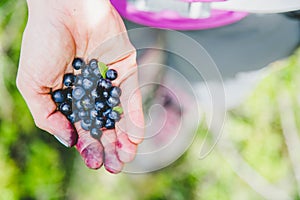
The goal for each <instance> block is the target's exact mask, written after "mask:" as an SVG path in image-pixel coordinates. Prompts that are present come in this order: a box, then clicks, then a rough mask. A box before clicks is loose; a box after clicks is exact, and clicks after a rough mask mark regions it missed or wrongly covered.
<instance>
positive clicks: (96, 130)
mask: <svg viewBox="0 0 300 200" xmlns="http://www.w3.org/2000/svg"><path fill="white" fill-rule="evenodd" d="M90 135H91V136H92V137H93V138H95V139H97V140H100V138H101V135H102V131H101V130H100V129H99V128H92V129H91V131H90Z"/></svg>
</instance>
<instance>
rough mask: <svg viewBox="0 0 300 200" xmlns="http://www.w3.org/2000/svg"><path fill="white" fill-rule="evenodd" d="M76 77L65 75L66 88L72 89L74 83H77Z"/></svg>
mask: <svg viewBox="0 0 300 200" xmlns="http://www.w3.org/2000/svg"><path fill="white" fill-rule="evenodd" d="M75 79H76V76H75V75H74V74H71V73H69V74H65V75H64V78H63V83H64V85H65V86H67V87H71V86H73V84H74V82H75Z"/></svg>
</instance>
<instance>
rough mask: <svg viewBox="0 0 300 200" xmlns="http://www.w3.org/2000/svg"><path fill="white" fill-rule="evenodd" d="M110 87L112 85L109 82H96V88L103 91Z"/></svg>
mask: <svg viewBox="0 0 300 200" xmlns="http://www.w3.org/2000/svg"><path fill="white" fill-rule="evenodd" d="M111 87H112V84H111V82H110V81H109V80H107V79H103V78H101V79H100V80H99V82H98V88H103V89H106V90H108V89H110V88H111Z"/></svg>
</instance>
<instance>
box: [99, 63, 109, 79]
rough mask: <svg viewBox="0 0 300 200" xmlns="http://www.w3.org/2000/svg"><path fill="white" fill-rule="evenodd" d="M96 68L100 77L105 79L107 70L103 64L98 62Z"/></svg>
mask: <svg viewBox="0 0 300 200" xmlns="http://www.w3.org/2000/svg"><path fill="white" fill-rule="evenodd" d="M98 66H99V71H100V73H101V75H102V77H103V78H106V72H107V70H108V67H107V65H106V64H105V63H103V62H99V63H98Z"/></svg>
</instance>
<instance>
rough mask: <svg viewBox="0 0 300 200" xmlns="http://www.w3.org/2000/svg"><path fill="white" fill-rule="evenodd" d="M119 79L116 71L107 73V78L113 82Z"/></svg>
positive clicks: (112, 70) (111, 70)
mask: <svg viewBox="0 0 300 200" xmlns="http://www.w3.org/2000/svg"><path fill="white" fill-rule="evenodd" d="M117 77H118V73H117V71H116V70H114V69H109V70H107V72H106V78H107V79H108V80H111V81H113V80H116V78H117Z"/></svg>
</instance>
